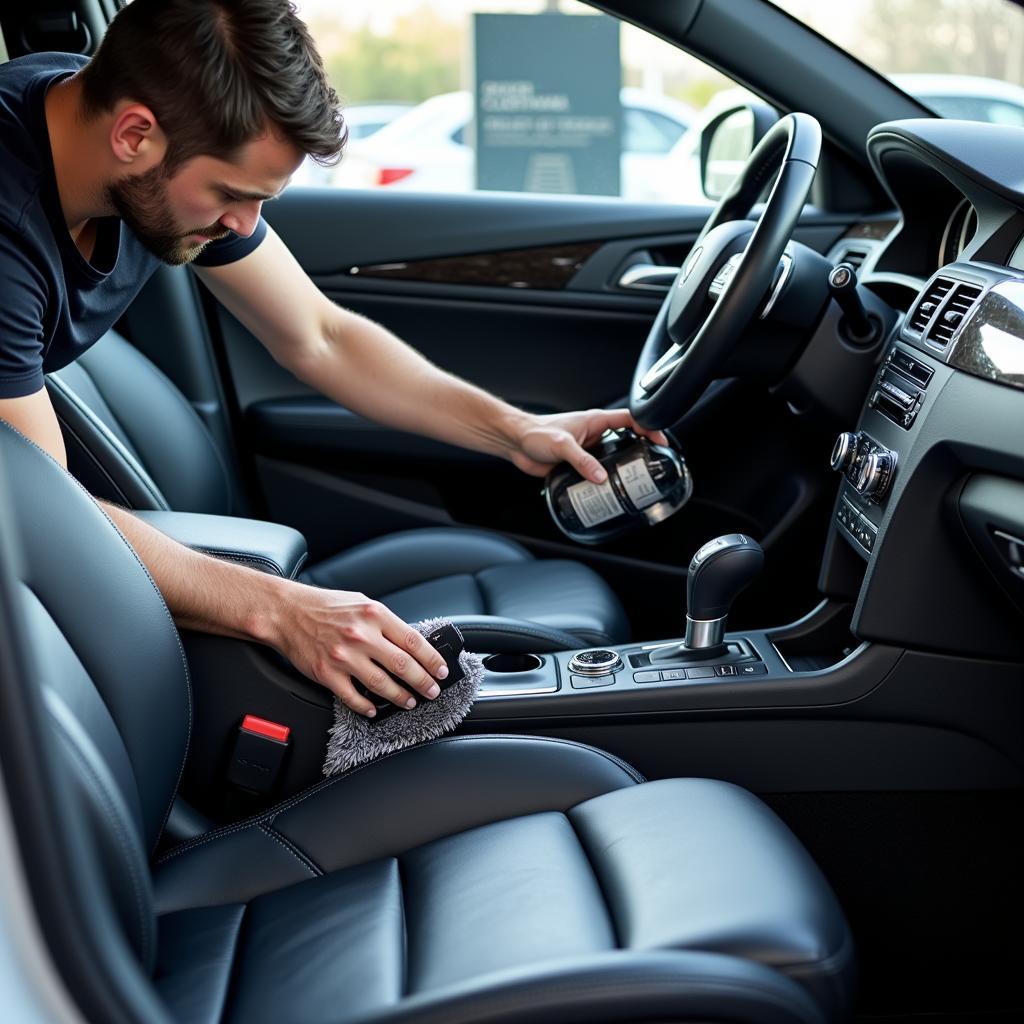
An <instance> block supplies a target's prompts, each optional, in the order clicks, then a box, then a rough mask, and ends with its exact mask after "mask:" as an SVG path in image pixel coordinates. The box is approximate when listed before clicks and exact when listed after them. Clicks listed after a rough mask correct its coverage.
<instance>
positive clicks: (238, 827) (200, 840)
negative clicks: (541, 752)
mask: <svg viewBox="0 0 1024 1024" xmlns="http://www.w3.org/2000/svg"><path fill="white" fill-rule="evenodd" d="M494 739H500V740H517V741H521V742H524V743H557V744H559V745H561V746H566V747H577V748H579V749H580V750H586V751H588V752H590V753H593V754H597V755H599V756H600V757H603V758H605V760H607V761H611V762H612V764H614V765H615V766H616V767H618V768H620V769H621V770H622V771H623V772H625V774H626V775H628V776H629V777H630V778H631V779H632V780H633V781H634V782H636V783H643V782H646V781H647V780H646V779H645V778H644V776H643V775H641V774H640V772H638V771H637V770H636V769H635V768H634V767H633V766H632V765H631V764H629V763H628V762H626V761H623V760H622V759H621V758H618V757H616V756H615V755H614V754H610V753H609V752H608V751H607V750H602V749H601V748H600V747H593V746H591V745H590V744H589V743H578V742H577V741H576V740H566V739H562V738H561V737H558V736H518V735H515V734H513V733H487V734H485V735H482V736H442V737H440V738H439V739H436V740H429V741H428V742H426V743H420V744H417V745H416V747H415V748H413V747H405V748H403V749H402V750H394V751H392V752H391V753H390V754H385V755H384V756H383V757H378V758H377V759H376V760H375V761H369V762H368V763H366V764H361V765H357V766H356V767H355V768H351V769H349V770H348V771H347V772H341V773H340V774H338V775H332V776H331V777H330V778H329V779H324V780H323V781H322V782H318V783H316V784H315V785H314V786H311V787H310V788H309V789H306V790H304V791H303V792H302V793H299V794H297V795H296V796H294V797H291V798H290V799H289V800H286V801H285V802H284V803H282V804H279V805H278V806H276V807H272V808H271V809H270V810H269V811H265V812H263V813H262V814H259V815H256V816H254V817H252V818H247V819H246V820H245V821H241V822H237V823H236V824H234V825H230V826H228V827H227V828H225V829H223V830H221V829H215V830H214V831H212V832H208V833H206V835H203V836H197V837H196V838H195V839H190V840H189V841H188V842H185V843H179V844H178V845H177V846H175V847H173V848H172V849H170V850H168V851H167V852H166V853H165V854H164V855H163V856H162V857H160V858H159V859H158V860H157V863H158V864H164V863H166V862H167V861H169V860H172V859H173V858H175V857H177V856H178V855H179V854H182V853H188V852H189V851H190V850H194V849H195V848H196V847H198V846H203V845H205V844H206V843H212V842H214V841H215V840H218V839H224V838H227V837H228V836H230V835H233V834H234V833H235V832H240V831H242V830H243V829H246V828H253V827H260V825H261V823H262V822H264V821H266V822H268V823H270V824H273V823H274V821H276V819H277V818H278V816H279V815H281V814H284V812H285V811H290V810H292V809H293V808H294V807H298V806H299V805H300V804H302V803H304V802H305V801H306V800H309V799H311V798H312V797H314V796H316V795H317V794H318V793H320V792H321V791H322V790H325V789H329V788H330V787H331V786H334V785H336V784H337V783H339V782H342V781H344V780H345V779H350V778H352V776H354V775H358V774H359V773H360V772H363V771H366V770H367V769H368V768H372V767H373V766H374V765H378V764H381V763H383V762H384V761H388V760H390V759H391V758H393V757H397V756H398V755H399V754H402V753H405V751H406V750H412V749H419V748H420V747H431V746H435V745H436V744H440V743H474V742H480V741H483V742H487V741H488V740H494Z"/></svg>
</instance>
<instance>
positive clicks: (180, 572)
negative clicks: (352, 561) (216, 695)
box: [100, 502, 285, 643]
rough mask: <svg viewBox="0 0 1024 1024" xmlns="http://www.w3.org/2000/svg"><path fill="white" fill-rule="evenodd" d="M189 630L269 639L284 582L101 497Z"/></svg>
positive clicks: (179, 618) (176, 617)
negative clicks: (201, 548)
mask: <svg viewBox="0 0 1024 1024" xmlns="http://www.w3.org/2000/svg"><path fill="white" fill-rule="evenodd" d="M100 505H101V506H102V508H103V510H104V511H105V512H106V513H107V515H109V516H110V518H111V519H112V520H113V521H114V523H115V525H116V526H117V528H118V529H119V530H120V531H121V533H122V534H124V536H125V538H126V539H127V541H128V543H129V544H130V545H131V546H132V548H134V550H135V553H136V554H137V555H138V556H139V559H140V560H141V561H142V563H143V565H145V566H146V568H147V569H148V570H149V573H150V575H151V576H152V577H153V581H154V582H155V583H156V585H157V588H158V589H159V590H160V593H161V594H162V595H163V598H164V601H165V602H166V604H167V607H168V609H169V610H170V612H171V615H172V616H173V617H174V620H175V622H176V623H177V624H178V625H179V626H180V627H182V628H184V629H195V630H199V631H200V632H204V633H217V634H220V635H221V636H232V637H238V638H241V639H247V640H259V641H262V642H264V643H270V642H272V640H273V621H272V613H271V610H272V609H273V608H274V606H275V605H276V603H277V602H278V601H279V600H280V596H281V595H280V590H281V586H282V584H283V583H284V582H285V581H282V580H280V579H278V578H277V577H275V576H270V575H268V574H266V573H262V572H259V571H257V570H256V569H250V568H248V567H246V566H243V565H236V564H235V563H233V562H226V561H224V560H222V559H219V558H213V557H211V556H209V555H204V554H202V553H201V552H198V551H193V550H192V549H191V548H189V547H186V546H185V545H184V544H179V543H178V542H177V541H176V540H173V539H172V538H170V537H168V536H167V535H166V534H163V533H161V532H160V531H159V530H156V529H154V528H153V527H152V526H150V525H149V524H148V523H145V522H143V521H142V520H141V519H139V518H138V517H137V516H134V515H132V514H131V513H130V512H128V511H127V510H125V509H123V508H120V507H119V506H117V505H111V504H108V503H107V502H100Z"/></svg>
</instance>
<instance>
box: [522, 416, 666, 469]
mask: <svg viewBox="0 0 1024 1024" xmlns="http://www.w3.org/2000/svg"><path fill="white" fill-rule="evenodd" d="M619 427H629V428H630V429H631V430H633V431H635V432H636V433H637V434H642V435H643V436H644V437H647V438H650V440H652V441H653V442H654V443H655V444H668V439H667V438H666V437H665V435H664V434H663V433H662V432H661V431H660V430H645V429H644V428H643V427H640V426H638V425H637V423H636V422H634V420H633V417H632V416H631V415H630V414H629V410H628V409H588V410H586V411H584V412H560V413H554V414H552V415H550V416H527V417H526V418H525V420H524V421H523V423H522V425H521V426H520V427H519V428H518V430H517V437H516V440H517V443H518V446H517V447H515V448H513V450H512V452H511V454H510V455H509V458H510V459H511V460H512V462H513V463H514V464H515V465H516V466H517V467H518V468H519V469H521V470H522V471H523V472H524V473H529V474H530V475H531V476H546V475H547V474H548V473H549V472H550V471H551V469H552V468H553V467H554V466H556V465H557V464H558V463H560V462H568V463H570V464H571V465H572V467H573V468H574V469H576V470H577V471H578V472H579V473H581V474H582V475H583V476H584V477H585V478H586V479H587V480H592V481H593V482H594V483H595V484H600V483H603V482H604V480H605V478H606V477H607V475H608V474H607V473H605V471H604V468H603V467H602V466H601V463H600V462H598V461H597V459H595V458H594V456H593V455H590V454H589V453H588V452H586V451H584V449H585V448H588V447H590V446H591V445H593V444H595V443H596V442H597V440H598V438H599V437H600V436H601V435H602V434H603V433H604V432H605V431H606V430H615V429H618V428H619Z"/></svg>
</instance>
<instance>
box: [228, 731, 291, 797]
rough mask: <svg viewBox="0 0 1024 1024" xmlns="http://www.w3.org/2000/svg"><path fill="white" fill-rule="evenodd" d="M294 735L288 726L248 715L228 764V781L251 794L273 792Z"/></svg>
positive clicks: (236, 739)
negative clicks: (290, 738)
mask: <svg viewBox="0 0 1024 1024" xmlns="http://www.w3.org/2000/svg"><path fill="white" fill-rule="evenodd" d="M290 735H291V729H290V728H289V727H288V726H287V725H279V724H278V723H277V722H269V721H267V720H266V719H265V718H257V717H256V716H255V715H246V716H245V717H244V718H243V719H242V724H241V726H239V729H238V735H237V736H236V737H235V746H234V750H232V752H231V760H230V762H229V763H228V773H227V774H228V782H229V783H231V785H233V786H238V787H239V789H244V790H246V791H247V792H249V793H258V794H260V795H266V794H268V793H271V792H273V790H274V787H275V786H276V785H277V780H278V777H279V776H280V774H281V768H282V767H283V765H284V761H285V757H286V756H287V754H288V749H289V747H290V746H291V743H290V741H289V736H290Z"/></svg>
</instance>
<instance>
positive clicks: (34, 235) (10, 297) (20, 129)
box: [0, 53, 267, 398]
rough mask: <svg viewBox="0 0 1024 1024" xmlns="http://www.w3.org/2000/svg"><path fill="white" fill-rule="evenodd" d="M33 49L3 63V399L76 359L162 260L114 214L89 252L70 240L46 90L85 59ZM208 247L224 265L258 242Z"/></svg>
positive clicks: (257, 237)
mask: <svg viewBox="0 0 1024 1024" xmlns="http://www.w3.org/2000/svg"><path fill="white" fill-rule="evenodd" d="M86 63H87V62H86V59H85V58H84V57H80V56H77V55H75V54H68V53H40V54H31V55H29V56H27V57H19V58H17V59H16V60H12V61H10V62H8V63H7V64H3V65H0V398H20V397H22V396H24V395H31V394H34V393H35V392H36V391H38V390H39V389H40V388H41V387H42V386H43V374H44V373H50V372H51V371H53V370H59V369H60V368H61V367H62V366H67V364H68V363H70V362H73V361H74V360H75V359H76V358H77V357H78V356H79V355H80V354H81V353H82V352H84V351H85V350H86V349H87V348H89V346H90V345H92V344H94V343H95V342H97V341H98V340H99V339H100V338H101V337H102V336H103V335H104V334H105V333H106V332H107V331H108V330H109V329H110V328H111V327H112V326H113V325H114V323H115V322H116V321H117V320H118V319H119V318H120V316H121V314H122V313H124V311H125V310H126V309H127V308H128V306H129V304H130V303H131V301H132V299H134V298H135V296H136V295H137V294H138V292H139V290H140V289H141V288H142V286H143V285H144V284H145V283H146V281H147V280H148V279H149V277H150V275H151V274H152V273H153V271H155V270H156V268H157V267H158V266H159V265H160V262H159V260H158V259H157V258H156V257H155V256H153V255H152V254H151V253H150V252H149V251H148V250H147V249H145V248H144V247H143V245H142V243H141V242H140V241H139V240H138V238H136V236H135V235H134V234H133V233H132V232H131V231H130V230H129V229H128V227H127V226H126V225H125V224H124V223H123V222H122V221H121V220H120V218H118V217H105V218H103V219H101V220H100V221H98V222H97V233H96V244H95V247H94V249H93V255H92V258H91V259H90V260H87V259H86V258H85V257H84V256H83V255H82V254H81V252H80V251H79V249H78V247H77V246H76V245H75V242H74V240H73V239H72V237H71V235H70V233H69V232H68V228H67V224H66V223H65V221H64V214H63V212H62V210H61V206H60V199H59V195H58V192H57V182H56V178H55V176H54V170H53V157H52V154H51V151H50V137H49V134H48V132H47V127H46V113H45V106H44V102H45V99H46V92H47V89H48V88H49V87H50V86H51V85H53V84H54V83H56V82H58V81H60V80H61V79H64V78H68V77H69V76H70V75H72V74H74V73H75V72H76V71H78V70H79V69H80V68H82V67H84V66H85V64H86ZM266 233H267V226H266V224H265V223H264V221H263V219H262V218H260V221H259V224H258V225H257V228H256V230H255V231H254V232H253V234H252V235H251V236H249V237H248V238H242V237H241V236H239V235H228V236H227V237H226V238H224V239H221V240H220V241H219V242H213V243H211V244H210V245H208V246H207V247H206V249H205V250H204V251H203V252H202V254H201V255H200V256H199V257H198V258H197V259H196V260H195V263H196V264H197V265H200V266H208V267H209V266H223V265H224V264H226V263H233V262H234V261H235V260H239V259H241V258H242V257H243V256H246V255H248V254H249V253H250V252H252V251H253V249H255V248H256V246H258V245H259V244H260V242H261V241H263V238H264V237H265V235H266Z"/></svg>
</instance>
